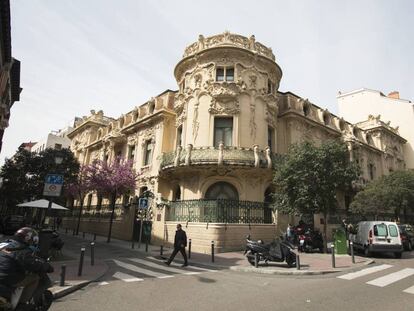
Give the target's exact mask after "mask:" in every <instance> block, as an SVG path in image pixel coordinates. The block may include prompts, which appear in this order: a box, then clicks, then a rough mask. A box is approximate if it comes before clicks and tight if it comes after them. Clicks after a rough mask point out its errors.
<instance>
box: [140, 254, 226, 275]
mask: <svg viewBox="0 0 414 311" xmlns="http://www.w3.org/2000/svg"><path fill="white" fill-rule="evenodd" d="M147 258H148V259H152V260H157V261H161V262H162V261H163V260H161V259H157V258H155V257H152V256H148V257H147ZM171 265H172V266H175V267H179V266H180V265H179V264H177V263H174V262H172V263H171ZM187 267H188V268H191V269H194V270H199V271H207V272H218V270H213V269H206V268H202V267H197V266H192V265H188V266H187Z"/></svg>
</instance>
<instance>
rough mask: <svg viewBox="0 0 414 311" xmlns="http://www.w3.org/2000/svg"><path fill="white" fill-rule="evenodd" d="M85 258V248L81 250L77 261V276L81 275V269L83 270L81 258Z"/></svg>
mask: <svg viewBox="0 0 414 311" xmlns="http://www.w3.org/2000/svg"><path fill="white" fill-rule="evenodd" d="M84 257H85V248H84V247H82V248H81V254H80V259H79V269H78V276H81V275H82V269H83V258H84Z"/></svg>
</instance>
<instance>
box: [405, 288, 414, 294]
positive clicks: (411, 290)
mask: <svg viewBox="0 0 414 311" xmlns="http://www.w3.org/2000/svg"><path fill="white" fill-rule="evenodd" d="M403 292H404V293H409V294H414V286H411V287H409V288H407V289H404V290H403Z"/></svg>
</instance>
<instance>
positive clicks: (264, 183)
mask: <svg viewBox="0 0 414 311" xmlns="http://www.w3.org/2000/svg"><path fill="white" fill-rule="evenodd" d="M174 75H175V78H176V81H177V84H178V88H179V89H178V91H171V90H167V91H165V92H163V93H161V94H160V95H158V96H155V97H154V98H152V99H150V100H149V101H148V102H146V103H144V104H143V105H141V106H137V107H134V108H133V109H132V110H131V111H129V112H127V113H125V114H122V115H121V116H120V117H119V118H116V119H114V118H110V117H106V116H104V113H103V112H102V111H98V112H95V111H91V115H90V116H88V117H84V118H82V119H78V121H77V122H76V124H75V128H74V129H73V131H71V132H70V133H69V134H68V137H69V138H70V139H71V141H72V142H71V147H70V148H71V150H72V151H73V152H74V153H75V156H76V157H77V158H78V159H79V161H80V162H81V163H83V164H89V163H91V162H92V161H93V160H94V159H100V160H103V161H113V160H114V159H115V158H117V157H121V158H124V159H129V160H132V161H133V163H134V168H135V170H136V171H137V173H138V174H139V179H138V182H137V188H136V191H135V195H139V194H141V193H142V192H143V191H144V190H147V189H148V190H150V191H151V192H153V193H154V194H155V197H156V198H157V199H156V200H153V201H152V204H151V209H152V215H153V217H152V218H151V220H152V235H151V239H152V243H160V244H161V243H166V242H167V243H168V242H173V239H174V232H175V227H176V224H177V223H183V224H185V230H186V231H187V235H188V236H189V237H191V239H192V243H193V244H192V245H193V249H194V250H196V251H201V252H203V251H207V252H208V251H209V250H210V243H211V241H212V240H214V241H215V246H216V249H217V250H218V251H227V250H234V249H241V247H242V246H243V244H244V237H245V236H246V234H252V236H255V237H260V238H262V239H264V240H271V239H273V238H274V237H275V236H277V235H279V234H280V232H281V231H284V230H285V228H286V225H287V223H288V222H291V221H293V219H292V217H293V216H287V215H280V214H278V213H277V212H275V211H273V210H272V209H271V208H269V205H270V204H269V203H270V202H271V193H272V192H273V189H272V177H273V169H274V165H275V160H276V158H277V156H278V154H284V153H286V152H287V150H288V148H289V146H290V145H291V144H294V143H297V142H301V141H305V140H310V141H314V142H316V143H321V142H323V141H324V140H327V139H335V138H342V139H343V140H344V141H345V142H346V144H347V145H348V148H349V151H350V158H351V160H354V161H358V163H359V164H360V166H361V168H362V176H361V180H360V183H361V184H365V183H366V182H368V181H370V180H372V179H375V178H378V177H380V176H382V175H384V174H387V173H388V172H389V168H390V167H393V168H394V169H403V168H404V165H405V163H404V157H403V154H402V146H403V145H404V143H405V139H404V138H402V137H401V136H400V135H399V133H398V131H397V129H396V128H393V127H391V126H390V125H389V124H387V123H384V122H383V121H381V120H380V119H378V118H370V119H369V120H367V121H366V122H363V123H358V124H353V123H350V122H348V121H346V120H344V119H343V118H341V117H338V116H336V115H334V114H332V113H331V112H329V111H328V110H326V109H323V108H320V107H318V106H317V105H314V104H312V103H311V102H309V101H308V100H307V99H304V98H302V97H300V96H297V95H295V94H293V93H291V92H284V93H283V92H279V91H278V88H279V83H280V80H281V78H282V70H281V68H280V67H279V65H278V64H277V63H276V61H275V56H274V54H273V53H272V50H271V49H270V48H268V47H266V46H264V45H263V44H261V43H259V42H257V41H256V40H255V37H254V36H251V37H250V38H247V37H244V36H240V35H237V34H231V33H229V32H225V33H223V34H219V35H215V36H211V37H203V36H201V35H200V37H199V39H198V41H197V42H194V43H192V44H191V45H190V46H188V47H187V48H186V49H185V51H184V56H183V58H182V59H181V60H180V61H179V62H178V64H177V66H176V67H175V70H174ZM132 195H133V194H132ZM125 202H128V200H125V199H123V198H119V199H118V201H117V203H118V205H117V208H116V214H115V215H116V221H115V223H114V226H113V231H112V232H113V235H114V236H115V237H118V238H124V239H128V240H129V239H131V237H132V233H133V227H134V219H136V217H135V214H134V212H135V210H134V208H132V207H131V206H130V205H125V204H123V203H125ZM347 202H348V203H349V200H347V199H346V194H341V195H340V196H338V203H339V205H340V207H342V213H345V211H346V207H347V204H348V203H347ZM76 203H77V204H78V203H79V202H76ZM107 203H108V202H107V201H106V200H104V201H102V199H101V198H99V197H98V196H96V195H95V194H90V195H89V196H88V197H87V198H86V199H85V202H84V215H83V217H82V219H83V221H82V224H81V230H83V231H87V232H96V233H101V234H105V233H106V232H107V228H108V218H109V214H110V213H109V212H110V211H109V209H108V207H107V205H106V204H107ZM85 207H86V208H85ZM76 211H78V209H75V212H76ZM309 216H310V217H309V219H308V221H309V222H310V223H313V224H314V226H315V227H321V226H322V223H323V222H324V221H326V220H324V219H321V215H309ZM341 217H342V215H340V214H338V215H329V219H328V223H329V224H331V227H330V228H329V230H328V231H329V232H331V231H332V230H331V228H332V226H338V225H339V223H340V219H341ZM76 219H77V218H76V215H75V217H74V218H66V219H65V225H66V226H74V225H75V223H76Z"/></svg>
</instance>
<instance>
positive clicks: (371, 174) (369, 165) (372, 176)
mask: <svg viewBox="0 0 414 311" xmlns="http://www.w3.org/2000/svg"><path fill="white" fill-rule="evenodd" d="M368 173H369V178H370V179H371V180H373V179H374V164H372V163H370V164H368Z"/></svg>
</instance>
